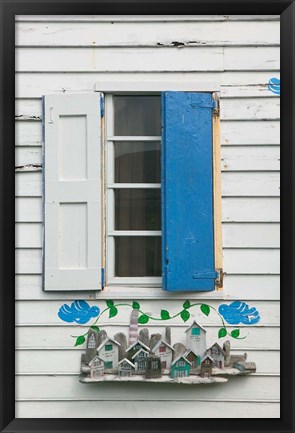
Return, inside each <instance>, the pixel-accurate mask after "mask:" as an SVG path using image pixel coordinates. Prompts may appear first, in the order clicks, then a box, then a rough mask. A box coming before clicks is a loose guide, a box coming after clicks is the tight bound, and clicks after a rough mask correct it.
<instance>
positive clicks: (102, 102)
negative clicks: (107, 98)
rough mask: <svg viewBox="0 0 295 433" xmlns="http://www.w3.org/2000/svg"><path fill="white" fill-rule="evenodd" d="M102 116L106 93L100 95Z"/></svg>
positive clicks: (101, 115) (101, 114)
mask: <svg viewBox="0 0 295 433" xmlns="http://www.w3.org/2000/svg"><path fill="white" fill-rule="evenodd" d="M100 117H104V95H103V93H101V95H100Z"/></svg>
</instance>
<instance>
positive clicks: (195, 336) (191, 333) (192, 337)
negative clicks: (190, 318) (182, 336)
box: [185, 320, 206, 357]
mask: <svg viewBox="0 0 295 433" xmlns="http://www.w3.org/2000/svg"><path fill="white" fill-rule="evenodd" d="M185 332H186V346H187V348H188V349H191V350H192V351H193V352H194V353H195V354H196V355H197V356H200V357H202V356H203V355H204V353H205V351H206V330H205V329H204V328H203V326H201V325H199V324H198V323H197V322H196V321H195V320H194V322H193V323H192V324H191V326H190V327H189V328H188V329H187V330H186V331H185Z"/></svg>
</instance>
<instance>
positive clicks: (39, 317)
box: [16, 288, 280, 338]
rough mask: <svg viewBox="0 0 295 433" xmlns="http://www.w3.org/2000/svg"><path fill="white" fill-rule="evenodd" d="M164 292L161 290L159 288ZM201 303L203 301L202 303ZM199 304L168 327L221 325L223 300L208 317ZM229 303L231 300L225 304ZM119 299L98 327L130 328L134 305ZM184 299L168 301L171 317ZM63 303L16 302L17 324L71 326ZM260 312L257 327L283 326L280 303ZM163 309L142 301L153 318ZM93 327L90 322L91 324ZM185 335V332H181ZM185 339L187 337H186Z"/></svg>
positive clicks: (265, 304)
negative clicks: (64, 315)
mask: <svg viewBox="0 0 295 433" xmlns="http://www.w3.org/2000/svg"><path fill="white" fill-rule="evenodd" d="M158 290H159V291H160V290H161V289H160V288H159V289H158ZM187 298H188V299H190V296H189V294H188V293H186V294H185V295H184V296H183V299H184V300H185V299H187ZM202 302H204V301H203V300H202ZM202 302H201V303H198V300H195V301H194V302H192V304H193V303H194V304H197V305H195V306H192V307H191V308H190V310H189V311H190V314H191V318H190V322H188V323H187V324H185V323H183V322H182V320H181V319H180V317H179V316H177V317H175V318H173V319H171V320H169V326H174V327H175V326H176V327H180V328H182V329H184V330H185V329H187V328H188V326H189V325H190V323H191V322H192V321H193V320H194V319H195V320H197V321H198V322H200V323H201V324H202V325H203V326H205V327H207V326H217V327H218V326H221V318H220V316H219V314H218V313H217V312H216V311H215V310H214V308H215V309H217V310H218V308H219V306H220V304H221V303H222V301H220V300H214V299H211V300H210V301H208V302H209V304H210V305H211V307H212V310H211V313H210V314H209V316H208V317H206V316H204V314H203V313H202V312H201V310H200V305H201V304H202ZM225 302H226V303H228V301H227V300H226V301H225ZM120 304H121V302H120V299H118V300H117V301H116V305H119V306H118V314H117V315H116V317H112V318H111V320H109V319H108V314H107V313H105V314H104V315H102V317H101V318H100V320H99V326H108V325H110V326H114V325H118V326H119V325H121V324H123V326H129V322H128V319H127V320H126V318H129V317H130V314H131V311H132V308H131V305H132V302H131V301H129V302H128V301H124V304H127V305H129V306H127V305H121V306H120ZM182 304H183V301H182V300H173V299H169V298H168V299H166V300H165V308H166V309H167V310H168V311H169V312H170V314H171V315H172V314H173V315H174V314H177V313H178V312H180V311H181V309H182ZM61 305H62V303H61V302H60V301H48V302H43V301H39V300H37V301H30V300H28V301H17V303H16V313H17V314H16V325H17V326H37V325H46V326H49V325H50V326H59V327H64V326H68V324H67V323H66V322H63V321H62V320H61V319H60V318H59V317H58V315H57V313H58V311H59V308H60V307H61ZM89 305H90V306H94V305H95V306H98V307H99V308H100V310H101V311H102V310H103V309H104V308H105V301H104V300H102V301H100V300H99V299H97V300H96V301H89ZM250 306H255V308H256V309H257V311H259V315H260V321H259V322H258V323H257V324H256V325H255V327H260V326H279V324H280V305H279V302H276V301H273V302H269V301H258V300H257V301H256V302H255V303H254V305H251V304H250ZM162 308H163V302H162V300H159V299H156V300H142V301H141V309H142V310H143V311H145V312H147V311H152V314H151V315H152V316H153V317H161V314H160V312H161V309H162ZM32 311H34V314H32ZM93 321H94V319H93V320H90V322H93ZM90 324H91V323H90ZM164 325H165V324H164V323H162V324H159V323H157V321H153V320H150V322H149V324H148V325H147V326H161V327H163V326H164ZM72 326H73V330H72V331H73V332H72V334H73V333H74V334H76V331H77V329H75V328H76V326H77V325H76V324H73V325H72ZM88 326H89V324H88V325H85V326H84V328H86V330H87V329H88ZM250 328H251V329H253V327H248V329H250ZM182 332H184V331H182ZM183 338H185V336H183Z"/></svg>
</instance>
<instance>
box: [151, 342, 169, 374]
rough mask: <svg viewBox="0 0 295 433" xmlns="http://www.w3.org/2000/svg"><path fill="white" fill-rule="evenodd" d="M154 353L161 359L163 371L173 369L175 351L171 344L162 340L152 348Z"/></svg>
mask: <svg viewBox="0 0 295 433" xmlns="http://www.w3.org/2000/svg"><path fill="white" fill-rule="evenodd" d="M152 352H153V353H154V354H155V355H156V356H159V358H160V359H161V363H162V369H163V370H166V369H169V368H170V367H171V363H172V355H173V352H174V349H173V347H171V346H170V344H168V343H166V341H164V340H163V339H161V340H159V341H158V343H156V345H155V346H154V347H153V348H152Z"/></svg>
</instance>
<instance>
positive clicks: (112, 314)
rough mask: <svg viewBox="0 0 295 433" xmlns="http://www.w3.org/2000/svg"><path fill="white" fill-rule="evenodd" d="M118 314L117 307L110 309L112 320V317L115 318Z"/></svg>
mask: <svg viewBox="0 0 295 433" xmlns="http://www.w3.org/2000/svg"><path fill="white" fill-rule="evenodd" d="M117 313H118V310H117V308H116V307H111V308H110V312H109V319H110V318H111V317H115V316H116V315H117Z"/></svg>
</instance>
